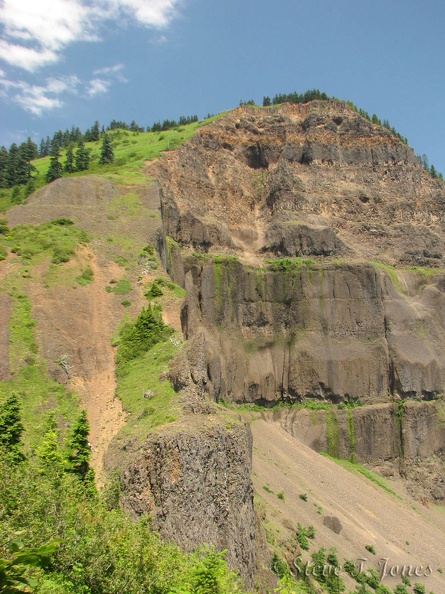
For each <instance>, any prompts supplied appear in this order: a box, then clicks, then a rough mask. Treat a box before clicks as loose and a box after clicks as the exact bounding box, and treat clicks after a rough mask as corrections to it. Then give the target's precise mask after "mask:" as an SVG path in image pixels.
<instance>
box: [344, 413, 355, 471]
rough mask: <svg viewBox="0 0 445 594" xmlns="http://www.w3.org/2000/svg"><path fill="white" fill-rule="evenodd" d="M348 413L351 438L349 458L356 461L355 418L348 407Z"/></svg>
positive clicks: (349, 435)
mask: <svg viewBox="0 0 445 594" xmlns="http://www.w3.org/2000/svg"><path fill="white" fill-rule="evenodd" d="M346 414H347V415H348V438H349V460H350V461H351V462H355V461H356V459H355V431H354V419H353V417H352V413H351V409H350V408H348V409H347V413H346Z"/></svg>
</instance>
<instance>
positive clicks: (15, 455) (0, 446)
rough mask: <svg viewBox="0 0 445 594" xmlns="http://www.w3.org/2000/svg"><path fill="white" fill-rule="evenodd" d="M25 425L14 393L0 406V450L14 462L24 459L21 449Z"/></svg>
mask: <svg viewBox="0 0 445 594" xmlns="http://www.w3.org/2000/svg"><path fill="white" fill-rule="evenodd" d="M22 433H23V425H22V421H21V419H20V403H19V400H18V398H17V395H16V394H15V393H12V394H11V395H10V396H8V397H7V398H6V400H5V401H4V402H3V403H2V404H1V405H0V450H3V451H4V453H5V454H6V455H7V456H8V457H9V458H10V459H11V460H12V461H13V462H20V461H21V460H23V459H24V456H23V454H22V451H21V448H22V443H21V437H22Z"/></svg>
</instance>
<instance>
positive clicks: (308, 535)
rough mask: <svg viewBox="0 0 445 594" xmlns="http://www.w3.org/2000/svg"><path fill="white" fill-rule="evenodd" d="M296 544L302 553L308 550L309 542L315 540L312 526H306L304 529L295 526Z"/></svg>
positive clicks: (298, 525) (299, 525) (300, 526)
mask: <svg viewBox="0 0 445 594" xmlns="http://www.w3.org/2000/svg"><path fill="white" fill-rule="evenodd" d="M296 538H297V542H298V544H299V545H300V548H301V549H302V550H303V551H308V550H309V540H308V539H311V540H312V539H314V538H315V529H314V527H313V526H308V527H307V528H304V527H303V526H302V525H301V524H297V533H296Z"/></svg>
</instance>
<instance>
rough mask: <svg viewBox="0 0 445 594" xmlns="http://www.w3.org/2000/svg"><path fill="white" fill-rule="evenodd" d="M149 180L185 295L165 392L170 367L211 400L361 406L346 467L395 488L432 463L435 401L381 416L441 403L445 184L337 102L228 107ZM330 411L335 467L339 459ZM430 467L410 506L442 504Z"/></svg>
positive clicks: (164, 243)
mask: <svg viewBox="0 0 445 594" xmlns="http://www.w3.org/2000/svg"><path fill="white" fill-rule="evenodd" d="M148 172H149V173H150V174H151V175H154V176H155V177H156V178H157V180H158V183H159V187H160V194H161V209H162V218H163V225H164V236H163V238H162V239H161V241H160V243H159V247H160V251H161V254H162V257H163V259H164V263H165V266H166V268H167V269H168V270H169V272H170V274H171V275H172V277H173V278H174V279H175V280H176V281H177V282H179V283H180V284H181V285H182V286H184V287H185V288H186V290H187V297H186V300H185V303H184V307H183V310H182V325H183V331H184V334H185V336H186V337H187V338H188V339H189V346H188V351H187V354H186V355H185V358H186V359H187V360H186V361H185V367H184V366H182V367H179V368H178V367H177V368H175V369H173V370H172V380H173V382H174V384H175V385H176V386H177V388H178V389H179V388H180V387H181V386H182V385H183V377H182V374H183V369H184V368H186V369H190V370H191V372H190V376H191V378H192V380H193V382H194V384H195V385H196V386H197V387H199V389H200V390H202V391H203V392H204V393H207V394H208V395H209V396H210V397H211V398H212V399H215V400H225V401H234V402H239V403H241V402H250V403H257V404H262V405H266V406H269V405H274V404H277V403H278V402H280V401H284V402H288V403H294V402H302V401H304V400H305V399H308V398H312V399H322V400H326V401H330V402H334V403H340V402H350V401H355V400H361V402H362V403H364V404H366V405H370V406H371V408H369V407H363V408H359V409H356V410H354V411H353V413H352V417H351V419H352V420H351V421H350V423H353V424H354V427H356V435H357V440H356V444H355V448H356V450H355V452H354V455H356V456H357V458H358V459H359V460H361V461H363V462H366V463H370V464H373V465H377V466H379V465H380V466H381V464H383V463H385V464H386V462H388V461H390V462H391V464H392V465H393V467H394V468H395V469H396V472H401V473H402V474H403V475H404V476H405V477H408V474H409V473H410V472H411V470H412V469H414V468H415V465H416V461H418V460H422V461H423V462H424V463H425V461H426V460H430V459H431V460H433V459H434V457H435V456H437V457H438V460H440V459H442V457H443V443H444V433H443V427H442V426H441V425H440V424H438V422H437V415H436V414H435V408H434V406H435V405H436V404H435V403H425V404H422V405H421V406H420V405H419V406H418V407H417V408H416V407H414V408H412V407H410V406H408V405H405V404H402V405H401V406H402V408H397V407H399V405H398V404H397V402H401V401H402V402H403V401H405V400H413V399H416V400H426V401H433V400H437V399H440V398H441V396H442V395H443V387H444V385H445V347H444V345H445V341H444V336H445V269H444V268H445V267H444V263H445V262H444V257H445V224H444V215H443V212H444V205H445V187H444V184H443V182H441V181H439V180H434V179H432V178H431V177H430V176H429V174H427V173H426V172H425V171H424V170H423V169H422V167H421V166H420V165H419V163H418V160H417V158H416V157H415V155H414V153H413V151H412V149H410V148H409V147H408V146H406V145H405V144H404V143H402V142H401V141H400V140H399V139H398V138H396V137H395V136H394V135H393V134H392V133H391V132H389V131H388V130H386V129H384V128H382V127H380V126H377V125H374V124H372V123H371V122H369V121H367V120H365V119H364V118H362V117H361V116H359V115H358V114H357V113H356V112H355V111H353V110H352V109H351V108H350V107H349V106H348V105H347V104H346V103H343V102H339V101H331V102H317V101H315V102H312V103H309V104H305V105H284V106H281V107H272V108H268V109H257V108H244V107H243V108H239V109H237V110H234V111H233V112H231V113H229V114H228V115H227V116H224V117H223V118H221V119H220V120H218V121H217V122H215V123H214V124H212V125H210V126H208V127H206V128H203V129H202V130H201V131H200V132H199V134H198V135H197V136H196V137H195V138H194V139H193V140H192V141H190V142H189V143H186V144H185V145H184V146H183V147H181V148H180V149H178V150H177V151H175V152H174V153H171V154H166V155H165V156H164V157H163V158H162V159H161V160H160V161H158V162H156V163H152V164H150V166H149V167H148ZM377 403H381V407H380V408H379V407H377V408H375V405H376V404H377ZM385 403H386V404H385ZM389 403H391V404H389ZM404 407H406V411H405V408H404ZM394 411H399V413H400V412H401V411H405V413H406V414H404V415H403V423H402V425H401V424H400V423H401V421H400V419H399V417H398V416H397V414H396V412H394ZM289 414H290V413H289ZM324 414H325V413H320V415H322V416H323V415H324ZM339 414H340V417H339V420H338V423H339V431H340V433H339V441H338V443H337V446H336V452H337V454H338V455H341V456H345V457H348V456H349V455H350V454H351V451H350V444H349V442H348V439H349V438H350V436H349V434H348V418H347V417H346V412H345V413H339ZM284 416H285V417H286V418H284V417H282V418H280V422H281V423H282V424H283V426H285V427H286V428H287V430H289V431H290V432H294V433H295V434H296V435H297V434H298V436H299V437H300V438H301V437H302V436H301V433H302V432H303V433H304V432H305V431H306V432H307V436H306V437H307V443H309V444H310V445H311V447H314V448H315V449H329V447H331V446H332V444H331V445H330V446H329V444H328V434H329V430H328V429H327V425H326V423H325V424H324V425H323V424H321V425H323V429H320V428H318V429H317V428H314V426H312V425H311V426H310V427H309V426H308V425H307V424H305V422H304V417H302V416H301V415H297V416H295V418H294V417H293V416H292V419H294V420H292V421H290V420H289V418H290V417H288V416H286V415H284ZM343 417H344V418H343ZM317 419H318V420H317V423H319V422H320V419H319V418H318V417H317ZM321 425H320V427H321ZM351 426H352V425H351ZM342 436H343V437H342ZM348 444H349V445H348ZM328 446H329V447H328ZM432 464H433V466H434V461H433V462H432ZM439 466H440V463H439ZM407 469H408V470H407ZM430 470H431V473H430V475H431V476H433V477H435V478H434V480H432V482H431V481H430V482H428V481H427V480H426V479H425V477H426V475H425V473H424V472H423V473H421V474H422V480H424V482H425V492H423V491H422V492H420V491H419V492H418V493H417V495H418V496H420V497H423V496H425V497H429V496H431V495H432V496H433V497H437V498H438V499H442V498H443V484H442V482H441V481H442V479H441V471H440V468H439V467H437V468H436V467H435V468H434V469H433V468H432V467H431V469H430ZM412 472H414V474H415V471H414V470H413V471H412ZM412 472H411V474H412ZM436 479H437V480H436ZM414 482H415V481H414ZM413 484H414V483H413ZM413 489H414V491H415V487H413Z"/></svg>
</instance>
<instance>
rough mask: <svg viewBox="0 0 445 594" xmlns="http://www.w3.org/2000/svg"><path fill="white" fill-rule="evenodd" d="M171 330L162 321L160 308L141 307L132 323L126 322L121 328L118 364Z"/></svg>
mask: <svg viewBox="0 0 445 594" xmlns="http://www.w3.org/2000/svg"><path fill="white" fill-rule="evenodd" d="M172 332H173V329H172V328H169V327H168V326H166V325H165V324H164V322H163V321H162V318H161V313H160V309H159V308H156V307H151V306H150V305H148V306H147V307H145V308H143V309H142V311H141V312H140V313H139V315H138V317H137V318H136V320H135V321H134V323H133V324H126V325H125V326H124V327H123V329H122V330H121V334H120V340H119V347H118V351H117V362H118V364H119V363H122V362H125V361H131V360H132V359H135V358H136V357H138V356H139V355H141V354H142V353H144V352H146V351H148V350H149V349H150V348H151V347H152V346H153V345H154V344H156V343H157V342H159V341H160V340H162V339H163V338H167V336H168V335H169V334H171V333H172Z"/></svg>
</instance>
